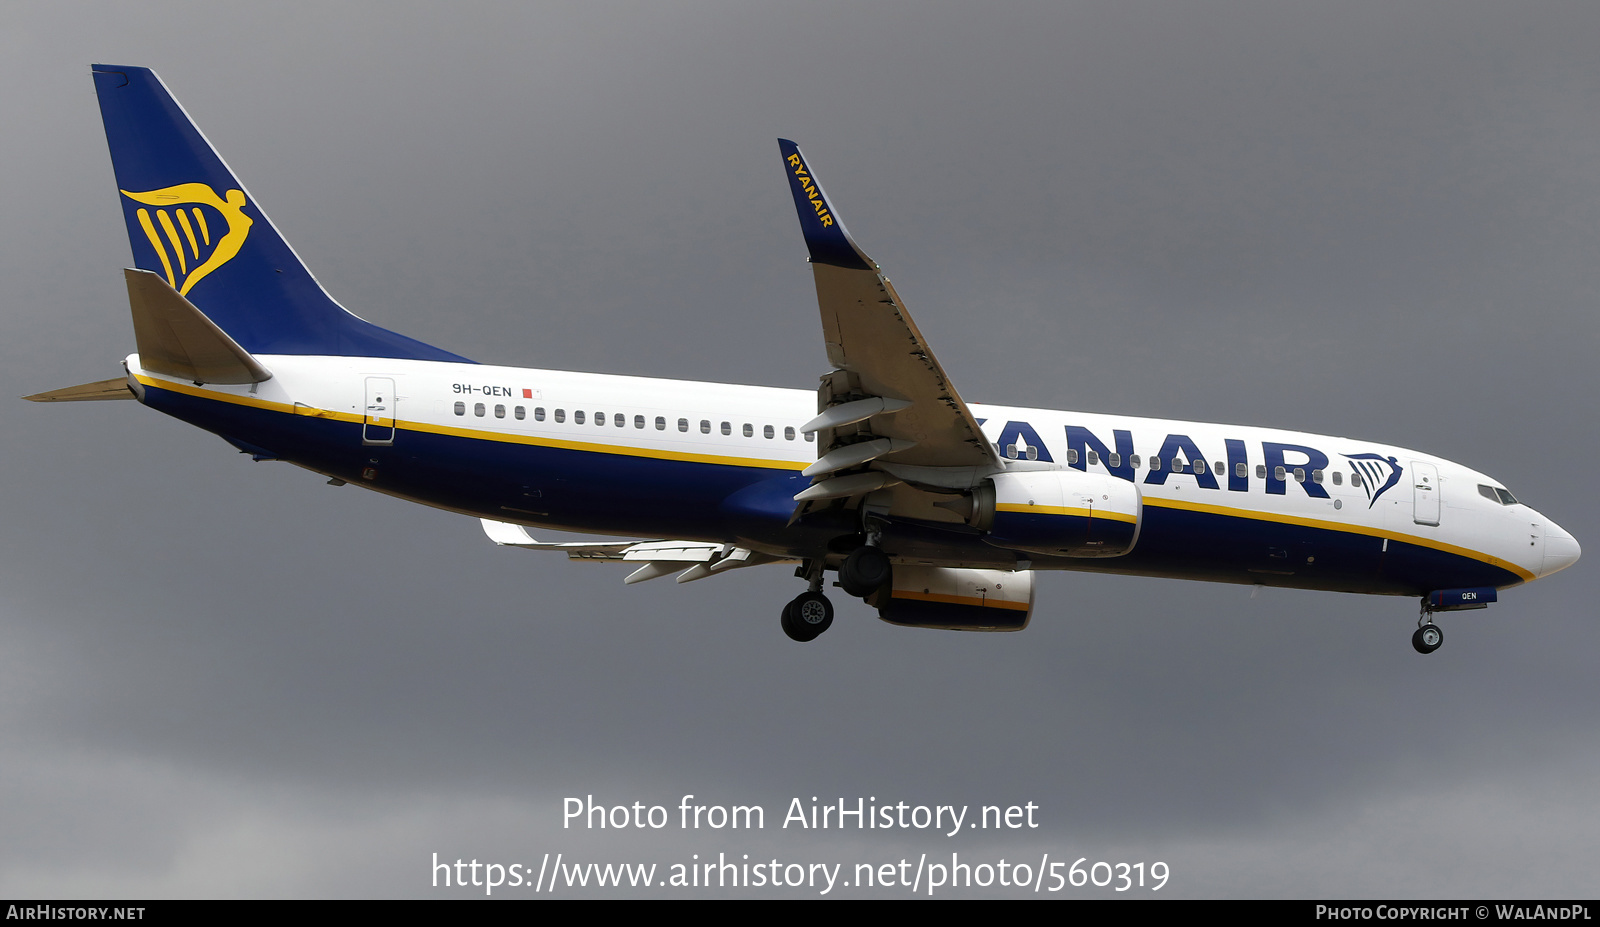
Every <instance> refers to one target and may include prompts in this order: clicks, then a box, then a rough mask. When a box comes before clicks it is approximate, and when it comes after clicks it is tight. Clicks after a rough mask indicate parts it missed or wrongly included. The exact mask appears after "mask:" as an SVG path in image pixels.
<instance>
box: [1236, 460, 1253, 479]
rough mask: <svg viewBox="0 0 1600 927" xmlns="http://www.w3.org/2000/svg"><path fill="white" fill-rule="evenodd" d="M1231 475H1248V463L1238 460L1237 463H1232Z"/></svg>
mask: <svg viewBox="0 0 1600 927" xmlns="http://www.w3.org/2000/svg"><path fill="white" fill-rule="evenodd" d="M1233 475H1234V476H1241V477H1248V476H1249V475H1250V465H1249V464H1247V463H1245V462H1243V461H1240V462H1239V463H1236V464H1234V465H1233Z"/></svg>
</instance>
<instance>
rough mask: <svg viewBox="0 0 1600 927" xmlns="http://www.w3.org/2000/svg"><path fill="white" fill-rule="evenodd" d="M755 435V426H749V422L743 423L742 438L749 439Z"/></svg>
mask: <svg viewBox="0 0 1600 927" xmlns="http://www.w3.org/2000/svg"><path fill="white" fill-rule="evenodd" d="M755 433H756V429H755V426H754V425H751V424H750V423H749V422H745V423H744V436H745V437H746V438H751V437H754V436H755Z"/></svg>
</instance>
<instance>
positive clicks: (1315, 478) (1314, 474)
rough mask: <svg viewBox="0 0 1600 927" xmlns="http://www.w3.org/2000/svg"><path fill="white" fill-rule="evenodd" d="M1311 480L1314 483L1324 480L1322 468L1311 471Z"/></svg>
mask: <svg viewBox="0 0 1600 927" xmlns="http://www.w3.org/2000/svg"><path fill="white" fill-rule="evenodd" d="M1311 482H1313V483H1320V482H1322V471H1321V470H1312V471H1311Z"/></svg>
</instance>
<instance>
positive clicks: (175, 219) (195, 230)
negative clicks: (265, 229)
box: [122, 183, 255, 296]
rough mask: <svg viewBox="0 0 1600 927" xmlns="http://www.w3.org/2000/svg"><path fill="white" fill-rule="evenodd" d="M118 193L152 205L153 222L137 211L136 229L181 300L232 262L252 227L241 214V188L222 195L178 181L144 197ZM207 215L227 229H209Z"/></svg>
mask: <svg viewBox="0 0 1600 927" xmlns="http://www.w3.org/2000/svg"><path fill="white" fill-rule="evenodd" d="M122 195H123V196H126V197H127V198H128V199H130V200H133V201H134V202H136V203H144V204H145V205H147V206H155V207H157V209H156V210H155V218H154V219H152V218H151V216H150V210H148V209H140V210H139V225H140V227H141V228H143V229H144V233H145V235H146V236H147V237H148V238H149V239H150V244H151V246H153V247H154V248H155V249H156V256H157V257H159V258H160V259H161V266H162V268H164V269H165V270H166V272H167V283H168V284H169V285H170V286H171V287H172V288H173V289H175V290H177V291H178V292H179V293H180V294H182V295H185V296H187V295H188V293H189V290H190V289H191V288H193V287H194V285H195V284H196V283H199V282H200V281H201V280H203V279H205V277H206V275H207V274H209V273H211V272H212V271H214V270H216V269H217V268H218V267H221V266H222V265H224V264H226V263H228V262H229V261H231V260H233V257H234V255H236V254H238V253H239V249H240V248H241V247H243V246H244V240H245V238H246V237H247V236H248V235H249V234H250V226H252V225H254V224H255V220H253V219H251V218H250V217H249V216H247V215H245V214H244V203H245V200H244V191H243V190H229V191H228V193H227V196H225V197H222V196H218V195H217V191H215V190H213V189H211V188H210V187H209V186H207V185H205V184H203V183H180V184H178V185H177V186H172V187H162V188H161V189H159V190H150V191H147V192H144V193H135V192H133V191H131V190H123V191H122ZM208 212H210V213H212V214H213V215H214V216H217V217H220V218H221V219H222V221H223V222H224V223H225V224H226V225H227V227H228V228H227V231H223V230H222V229H221V228H213V227H212V226H213V225H214V222H213V221H212V220H209V219H207V218H206V214H207V213H208ZM158 224H159V225H160V226H161V228H160V230H159V231H158V230H157V229H156V226H157V225H158ZM217 232H222V234H221V235H217V234H216V233H217ZM202 254H204V255H205V257H204V259H202V258H201V255H202ZM174 265H176V268H174Z"/></svg>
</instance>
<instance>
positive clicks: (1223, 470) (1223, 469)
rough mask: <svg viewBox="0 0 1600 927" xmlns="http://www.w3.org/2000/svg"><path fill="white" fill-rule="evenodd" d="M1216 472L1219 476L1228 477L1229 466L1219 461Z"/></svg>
mask: <svg viewBox="0 0 1600 927" xmlns="http://www.w3.org/2000/svg"><path fill="white" fill-rule="evenodd" d="M1215 470H1216V474H1217V476H1226V475H1227V473H1228V466H1227V464H1224V463H1223V462H1222V461H1220V460H1219V461H1217V465H1216V468H1215Z"/></svg>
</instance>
